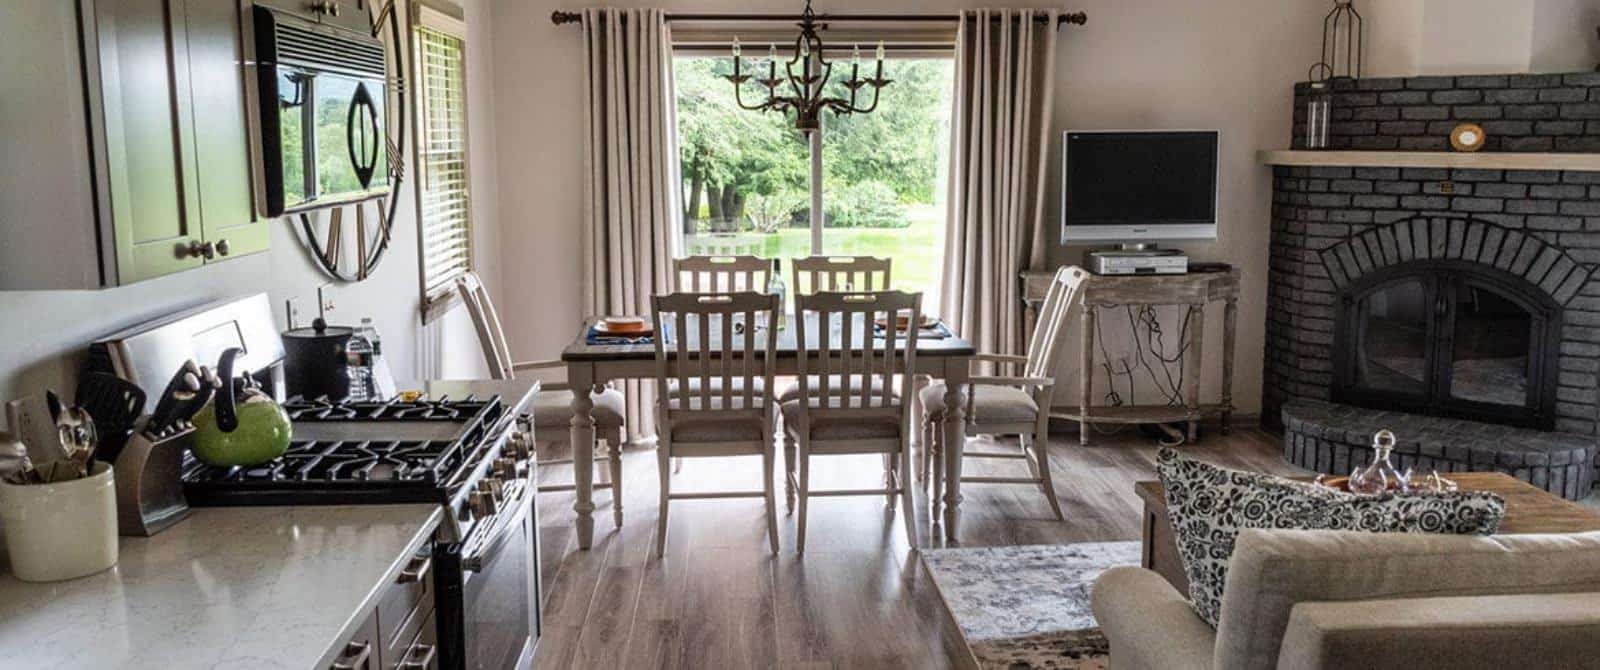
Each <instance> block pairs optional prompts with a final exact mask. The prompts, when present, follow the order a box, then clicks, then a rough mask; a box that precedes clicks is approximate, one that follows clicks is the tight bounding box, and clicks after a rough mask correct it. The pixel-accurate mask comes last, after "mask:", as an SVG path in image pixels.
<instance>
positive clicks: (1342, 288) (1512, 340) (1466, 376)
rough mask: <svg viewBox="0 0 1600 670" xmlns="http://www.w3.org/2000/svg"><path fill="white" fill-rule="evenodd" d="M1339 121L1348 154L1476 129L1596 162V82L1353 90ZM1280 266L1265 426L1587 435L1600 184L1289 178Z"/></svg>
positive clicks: (1360, 84) (1338, 104) (1373, 170)
mask: <svg viewBox="0 0 1600 670" xmlns="http://www.w3.org/2000/svg"><path fill="white" fill-rule="evenodd" d="M1307 93H1308V88H1307V87H1306V86H1305V85H1303V84H1302V85H1301V86H1299V87H1297V88H1296V99H1295V107H1296V110H1297V111H1296V119H1297V125H1296V127H1295V132H1294V143H1295V146H1296V147H1297V148H1298V147H1299V146H1300V142H1301V140H1302V138H1303V136H1304V132H1303V126H1301V125H1300V124H1301V123H1303V122H1304V118H1303V110H1304V107H1305V104H1304V103H1305V99H1304V97H1305V95H1306V94H1307ZM1333 119H1334V122H1333V123H1332V124H1331V127H1330V143H1331V144H1332V148H1334V149H1342V150H1352V151H1388V152H1393V151H1447V150H1449V144H1448V136H1449V132H1450V129H1451V128H1453V127H1455V125H1456V124H1458V123H1462V122H1473V123H1477V124H1479V125H1481V126H1483V128H1484V129H1485V131H1487V133H1488V136H1489V139H1488V143H1487V146H1486V148H1485V150H1484V151H1485V152H1543V153H1549V152H1560V153H1594V152H1600V74H1597V73H1580V74H1569V75H1509V76H1462V77H1414V78H1394V79H1364V80H1358V81H1353V82H1341V84H1340V85H1339V86H1337V87H1336V88H1335V93H1334V101H1333ZM1379 164H1382V163H1379V162H1376V161H1375V163H1374V165H1379ZM1271 255H1272V257H1271V273H1270V278H1269V289H1268V321H1267V348H1266V360H1265V369H1266V372H1265V388H1264V397H1263V419H1264V421H1266V422H1267V423H1268V424H1269V425H1274V426H1277V425H1279V422H1280V418H1281V417H1280V410H1281V408H1282V407H1283V405H1284V404H1285V403H1286V402H1289V401H1291V400H1292V399H1295V398H1306V399H1316V400H1332V401H1336V402H1339V403H1340V404H1348V405H1357V406H1366V407H1372V408H1375V409H1391V410H1402V411H1406V412H1415V413H1418V414H1426V415H1430V416H1441V417H1458V418H1468V419H1475V420H1478V421H1487V422H1491V423H1501V424H1508V425H1518V426H1525V427H1530V428H1535V429H1539V430H1548V431H1554V432H1555V433H1562V434H1567V435H1569V436H1586V437H1589V438H1590V439H1588V440H1587V441H1588V442H1591V443H1592V442H1593V439H1592V437H1593V436H1595V435H1596V434H1597V433H1596V426H1597V424H1596V417H1597V412H1600V404H1597V386H1600V276H1597V275H1600V273H1597V272H1596V270H1597V269H1600V172H1591V171H1576V170H1573V171H1563V170H1499V169H1445V168H1424V167H1377V166H1372V167H1362V166H1359V165H1353V166H1342V167H1298V166H1297V167H1285V166H1278V167H1275V168H1274V185H1273V214H1272V233H1271ZM1346 472H1347V471H1346Z"/></svg>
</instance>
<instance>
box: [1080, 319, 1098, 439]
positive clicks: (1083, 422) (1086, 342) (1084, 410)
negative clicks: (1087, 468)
mask: <svg viewBox="0 0 1600 670" xmlns="http://www.w3.org/2000/svg"><path fill="white" fill-rule="evenodd" d="M1082 309H1083V338H1082V341H1083V350H1082V352H1081V357H1080V358H1079V360H1078V388H1079V392H1078V416H1079V417H1081V418H1080V419H1079V420H1078V444H1079V445H1080V446H1085V447H1087V446H1089V402H1090V400H1089V399H1090V398H1091V397H1093V395H1094V330H1095V327H1094V319H1095V314H1094V312H1095V308H1094V305H1084V306H1083V307H1082Z"/></svg>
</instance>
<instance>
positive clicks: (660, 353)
mask: <svg viewBox="0 0 1600 670" xmlns="http://www.w3.org/2000/svg"><path fill="white" fill-rule="evenodd" d="M778 309H779V307H778V297H777V296H776V295H773V294H769V293H756V292H753V291H742V292H739V293H672V294H669V295H658V296H655V297H654V298H652V299H651V316H652V317H654V319H655V323H656V324H657V326H656V337H655V338H654V339H655V349H656V401H657V403H658V405H659V408H660V411H661V416H662V418H664V419H671V418H672V417H674V416H677V415H681V414H683V413H684V412H707V411H719V412H727V413H748V414H750V415H752V416H754V417H757V418H759V417H760V416H761V412H763V411H764V410H763V409H762V408H763V407H764V406H765V402H766V398H765V394H766V389H770V388H772V375H773V373H774V372H775V371H776V370H777V355H776V351H777V347H778V331H777V328H774V327H772V326H773V325H774V324H776V323H777V315H778ZM669 324H670V325H669ZM668 340H670V342H669V341H668ZM691 380H694V381H697V382H698V385H694V384H691ZM713 380H715V382H714V381H713ZM674 382H676V384H677V387H678V388H677V391H678V392H677V393H669V392H668V391H669V390H670V387H671V385H672V383H674Z"/></svg>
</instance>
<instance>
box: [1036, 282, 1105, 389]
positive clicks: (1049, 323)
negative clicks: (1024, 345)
mask: <svg viewBox="0 0 1600 670" xmlns="http://www.w3.org/2000/svg"><path fill="white" fill-rule="evenodd" d="M1087 281H1089V273H1088V271H1086V270H1084V269H1083V268H1080V267H1077V266H1075V265H1069V266H1066V267H1063V268H1061V269H1059V270H1056V276H1055V277H1054V278H1053V279H1051V280H1050V288H1049V290H1047V291H1045V294H1044V304H1043V305H1041V306H1040V307H1039V315H1038V319H1036V320H1035V322H1034V326H1033V336H1032V337H1031V338H1030V339H1029V340H1028V363H1027V365H1026V366H1024V367H1025V371H1024V375H1025V376H1028V377H1049V376H1051V374H1050V373H1051V372H1052V366H1053V365H1054V363H1055V359H1056V347H1057V346H1058V345H1060V344H1061V340H1062V336H1063V335H1064V334H1065V333H1066V332H1067V329H1068V328H1069V327H1070V324H1071V323H1072V316H1073V315H1074V314H1076V313H1077V310H1078V309H1079V308H1081V307H1082V306H1083V290H1082V288H1083V285H1084V283H1085V282H1087ZM1080 374H1088V371H1083V372H1081V373H1080Z"/></svg>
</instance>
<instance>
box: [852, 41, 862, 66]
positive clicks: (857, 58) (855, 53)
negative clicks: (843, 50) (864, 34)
mask: <svg viewBox="0 0 1600 670" xmlns="http://www.w3.org/2000/svg"><path fill="white" fill-rule="evenodd" d="M860 64H861V45H859V44H857V45H855V48H853V49H851V50H850V65H851V67H854V66H857V65H860Z"/></svg>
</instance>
